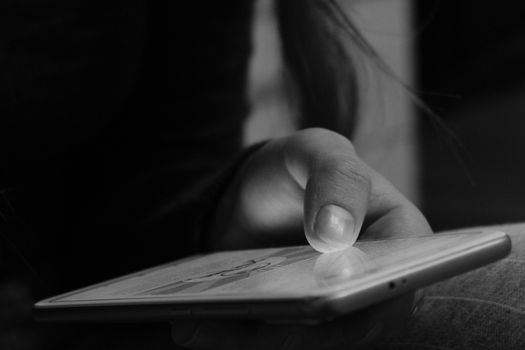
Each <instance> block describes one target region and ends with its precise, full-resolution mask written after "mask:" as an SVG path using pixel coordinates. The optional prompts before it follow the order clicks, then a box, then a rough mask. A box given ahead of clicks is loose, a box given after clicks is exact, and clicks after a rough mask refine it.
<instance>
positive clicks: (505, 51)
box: [245, 0, 525, 230]
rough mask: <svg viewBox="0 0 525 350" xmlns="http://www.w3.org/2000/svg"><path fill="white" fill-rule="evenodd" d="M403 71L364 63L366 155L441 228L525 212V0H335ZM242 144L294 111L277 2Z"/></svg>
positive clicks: (263, 41)
mask: <svg viewBox="0 0 525 350" xmlns="http://www.w3.org/2000/svg"><path fill="white" fill-rule="evenodd" d="M339 3H340V4H341V5H342V7H343V8H344V9H345V10H346V11H347V12H348V14H349V15H350V16H351V18H352V19H353V20H354V21H355V22H356V23H357V24H358V26H359V28H360V29H361V31H362V33H363V34H364V36H365V37H366V38H367V39H368V40H369V42H370V43H371V44H372V45H373V46H374V48H375V49H376V50H377V51H378V52H379V53H380V54H381V56H382V57H383V58H384V60H385V61H386V62H387V63H388V65H389V66H390V67H391V68H392V70H393V71H394V72H395V74H396V76H397V77H399V80H401V81H402V82H405V83H406V84H408V85H410V86H414V87H415V91H416V92H417V94H418V96H419V97H420V98H421V99H422V101H423V102H424V103H425V104H426V106H428V107H429V108H430V109H431V110H432V111H433V112H434V113H435V114H436V115H437V116H438V117H436V116H432V115H431V114H430V113H428V112H425V110H424V108H420V107H417V103H415V100H414V98H413V96H411V95H410V93H409V92H408V91H407V90H406V89H404V88H403V87H402V86H401V85H400V83H399V82H398V81H395V80H393V79H390V78H388V77H385V76H384V74H381V73H378V72H375V73H374V72H373V70H370V69H366V72H365V79H364V80H363V83H362V89H363V96H364V105H363V108H362V115H361V118H362V119H361V121H360V125H359V128H358V130H357V132H356V134H355V135H354V137H353V141H354V144H355V146H356V148H357V150H358V152H359V154H360V156H361V157H362V158H364V159H365V160H366V161H367V162H368V163H370V164H371V165H372V166H373V167H374V168H376V169H377V170H379V171H380V172H381V173H383V174H384V175H385V176H386V177H387V178H389V179H390V180H391V181H392V182H393V183H394V184H395V185H396V186H397V187H398V188H399V189H400V190H401V191H402V192H403V193H405V195H407V196H408V197H409V198H410V199H411V200H413V201H414V202H416V203H417V204H418V205H419V206H420V207H421V208H422V210H423V212H424V213H425V215H426V216H427V218H428V219H429V221H430V223H431V224H432V226H433V228H434V229H435V230H443V229H448V228H457V227H464V226H475V225H487V224H499V223H507V222H514V221H525V204H524V203H523V202H524V201H525V180H524V179H525V135H524V136H522V134H523V133H524V132H525V64H523V63H522V62H524V63H525V21H523V20H522V19H523V18H524V17H525V2H518V1H510V0H501V1H499V2H494V1H488V0H478V1H474V0H463V1H460V2H458V1H447V0H442V1H438V0H425V1H415V0H339ZM256 9H257V10H256V22H255V26H254V30H253V36H254V39H255V43H256V45H255V54H254V57H253V60H252V65H251V71H250V80H251V82H250V85H251V90H250V96H251V99H252V102H253V105H254V109H253V112H252V115H251V117H250V119H249V122H248V123H247V126H246V132H245V142H246V143H252V142H255V141H257V140H260V139H265V138H268V137H271V136H281V135H286V134H287V133H289V132H291V131H292V130H293V129H294V125H295V123H294V115H293V112H292V111H291V110H290V108H289V106H288V105H287V104H286V102H285V97H284V95H285V94H284V91H285V82H284V77H285V74H286V73H285V72H284V70H283V67H282V59H281V57H280V55H279V41H278V37H277V33H276V31H275V18H274V16H273V0H258V1H257V6H256Z"/></svg>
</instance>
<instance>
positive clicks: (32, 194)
mask: <svg viewBox="0 0 525 350" xmlns="http://www.w3.org/2000/svg"><path fill="white" fill-rule="evenodd" d="M0 23H2V34H1V35H0V52H1V55H0V60H1V62H0V190H1V191H0V214H1V215H0V235H1V240H0V253H1V258H0V272H1V276H0V294H2V293H4V292H6V293H8V294H9V293H10V294H9V295H10V297H6V299H5V300H6V301H7V302H9V300H12V298H11V297H13V295H14V296H20V298H18V297H16V298H15V299H16V300H19V299H20V300H22V301H21V302H20V303H19V304H20V306H21V308H22V309H23V312H18V311H16V310H17V309H16V308H11V309H10V310H13V313H12V314H6V313H4V312H3V311H0V314H1V316H2V317H1V318H2V324H1V325H0V326H1V327H0V328H2V331H0V342H2V341H4V340H5V339H4V336H8V335H9V334H11V333H13V334H15V335H16V337H13V339H15V338H16V339H23V340H24V341H25V343H24V344H28V345H27V348H31V349H36V348H40V347H42V346H43V345H42V344H45V343H46V341H47V340H42V339H48V340H49V341H50V342H51V343H53V344H55V345H56V342H57V341H58V343H59V344H66V345H63V348H75V347H76V346H79V345H82V341H81V339H84V338H83V337H80V336H79V337H77V336H76V335H73V334H77V331H78V332H81V333H82V332H84V333H86V332H87V333H88V334H89V335H90V336H91V337H94V339H93V344H95V345H96V346H95V345H94V346H93V347H92V348H102V347H100V345H101V344H100V342H101V340H100V339H105V338H106V337H104V336H103V337H102V338H100V339H99V335H98V334H99V332H98V331H93V332H91V329H90V328H86V327H82V326H79V327H77V328H76V330H74V331H71V332H69V331H65V330H64V328H62V327H55V326H43V325H37V324H34V323H33V322H32V321H31V320H30V317H31V316H30V307H31V303H32V302H34V301H36V300H37V299H39V298H42V297H45V296H49V295H50V294H55V293H58V292H63V291H66V290H68V289H70V288H75V287H80V286H83V285H86V284H89V283H94V282H99V281H100V280H103V279H106V278H110V277H114V276H116V275H119V274H122V273H127V272H131V271H133V270H136V269H139V268H144V267H148V266H151V265H154V264H157V263H162V262H164V261H167V260H172V259H175V258H177V257H180V256H183V255H188V254H191V253H194V252H196V251H197V250H198V245H199V244H198V237H199V231H200V230H202V228H204V227H206V224H205V221H206V218H207V217H209V215H210V213H211V212H212V211H213V208H214V207H215V206H216V205H217V203H218V201H219V200H220V196H221V193H222V191H223V190H224V188H225V187H226V186H228V183H229V181H230V179H231V178H232V177H233V176H235V173H236V170H237V169H238V168H239V167H240V166H242V164H243V162H244V160H245V159H246V157H248V156H249V154H250V153H251V152H253V151H254V149H253V148H252V149H243V148H242V147H241V144H242V129H243V121H244V118H245V117H246V114H247V113H248V105H247V101H246V96H245V93H246V70H247V65H248V58H249V54H250V24H251V1H245V0H233V1H229V2H228V3H227V4H225V3H223V2H219V1H210V0H208V1H204V0H203V1H182V2H178V1H169V2H168V1H105V2H93V1H84V0H74V1H72V0H56V1H40V0H28V1H22V2H7V3H3V4H2V5H0ZM13 290H14V291H15V292H14V294H13V293H12V292H11V291H13ZM18 290H23V291H24V293H23V294H21V293H20V292H17V291H18ZM2 295H3V294H2ZM22 297H23V298H22ZM15 299H13V300H15ZM17 305H18V304H17ZM4 326H6V327H4ZM7 326H8V327H7ZM119 327H120V326H119ZM95 328H100V327H95ZM117 328H118V327H116V326H113V325H112V326H111V327H109V329H110V331H109V333H110V335H109V336H108V338H112V341H114V342H116V344H121V343H120V342H121V341H122V340H124V341H128V342H132V343H133V344H134V345H136V346H138V347H140V345H137V344H139V343H138V342H135V341H133V337H131V338H130V336H131V335H138V336H139V337H140V339H142V341H143V342H144V341H148V339H157V338H158V337H156V336H154V335H152V334H154V333H155V332H156V331H153V332H151V334H149V335H148V334H146V333H147V332H146V333H141V332H134V331H130V330H129V328H127V327H124V326H123V329H122V330H121V331H118V330H117ZM146 328H147V327H146ZM140 329H141V330H142V331H144V329H145V327H140ZM4 330H9V332H8V331H4ZM35 332H36V333H35ZM167 332H168V329H167V328H166V327H165V328H164V329H163V331H162V337H163V338H162V339H163V342H164V343H165V344H166V345H168V346H170V345H171V342H170V341H169V334H168V333H167ZM8 333H9V334H8ZM67 334H70V336H69V337H68V336H66V335H67ZM152 337H153V338H152ZM166 337H167V338H166ZM30 343H34V346H33V345H29V344H30ZM148 343H150V342H149V341H148ZM2 344H4V345H6V344H7V347H13V346H15V345H17V344H16V342H15V343H9V342H8V343H2ZM108 344H109V343H108ZM107 346H109V347H110V348H111V346H110V345H107ZM0 347H2V346H0ZM51 347H53V348H60V346H50V348H51ZM87 348H89V346H87Z"/></svg>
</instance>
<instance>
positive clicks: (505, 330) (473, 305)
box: [380, 224, 525, 350]
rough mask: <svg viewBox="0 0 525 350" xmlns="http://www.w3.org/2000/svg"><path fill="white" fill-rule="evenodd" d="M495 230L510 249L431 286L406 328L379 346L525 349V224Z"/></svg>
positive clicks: (401, 347) (390, 347)
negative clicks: (504, 237) (488, 262)
mask: <svg viewBox="0 0 525 350" xmlns="http://www.w3.org/2000/svg"><path fill="white" fill-rule="evenodd" d="M497 229H501V230H503V231H505V232H507V233H508V234H509V235H510V236H511V239H512V244H513V248H512V252H511V254H510V255H509V256H508V257H507V258H505V259H503V260H500V261H498V262H496V263H494V264H491V265H488V266H487V267H484V268H481V269H477V270H475V271H472V272H470V273H466V274H464V275H460V276H458V277H455V278H452V279H449V280H446V281H443V282H441V283H437V284H435V285H433V286H431V287H429V288H427V289H426V290H425V297H424V299H423V301H422V303H421V304H420V307H419V308H418V311H416V313H415V314H414V316H413V317H412V319H411V321H410V322H409V324H408V328H407V330H406V332H405V333H404V334H402V335H400V336H398V337H396V338H395V339H390V340H389V341H387V342H385V343H384V344H382V346H381V347H380V348H381V349H389V350H393V349H508V350H512V349H516V350H517V349H525V225H523V224H522V225H511V226H501V227H497Z"/></svg>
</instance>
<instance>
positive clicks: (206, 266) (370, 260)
mask: <svg viewBox="0 0 525 350" xmlns="http://www.w3.org/2000/svg"><path fill="white" fill-rule="evenodd" d="M476 233H479V232H469V233H464V234H456V235H433V236H426V237H416V238H414V237H413V238H409V239H392V240H388V241H361V242H357V243H356V245H355V246H354V247H351V248H348V249H346V250H344V251H341V252H334V253H327V254H320V253H318V252H316V251H314V250H313V249H312V248H310V247H309V246H301V247H287V248H272V249H258V250H251V251H236V252H221V253H215V254H211V255H207V256H203V257H199V258H196V259H192V260H189V261H182V262H174V263H173V264H169V265H164V266H161V267H158V268H155V269H151V270H149V271H146V272H142V273H138V274H135V275H131V276H129V277H127V278H123V279H120V280H117V281H110V282H108V283H106V284H102V285H98V286H96V287H95V288H91V289H86V290H83V291H81V292H77V293H72V294H69V295H67V296H65V297H61V298H59V299H57V300H55V302H60V301H86V300H111V299H122V298H126V299H130V298H131V299H134V298H166V297H170V296H171V297H173V296H189V295H192V296H195V295H202V296H210V295H232V294H235V295H247V296H251V295H264V296H271V295H277V294H279V295H281V296H282V295H290V296H293V295H297V294H301V295H304V293H311V294H312V295H314V294H315V293H317V292H320V291H321V290H323V289H326V288H339V287H342V286H344V287H345V288H348V286H351V285H352V284H354V283H355V284H357V283H358V282H359V281H362V280H363V279H364V278H368V277H369V276H370V272H379V273H381V272H385V271H386V272H389V273H390V272H391V271H392V269H393V268H394V267H395V268H398V269H406V268H407V266H409V264H413V261H424V260H425V259H429V258H430V257H431V256H432V255H436V254H440V253H441V252H445V251H447V250H448V249H449V248H454V247H458V246H460V245H461V244H462V243H464V242H470V241H471V240H472V237H473V235H475V234H476ZM386 272H385V273H386Z"/></svg>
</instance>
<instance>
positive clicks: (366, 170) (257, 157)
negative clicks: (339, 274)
mask: <svg viewBox="0 0 525 350" xmlns="http://www.w3.org/2000/svg"><path fill="white" fill-rule="evenodd" d="M363 225H364V226H363ZM213 227H215V229H216V231H214V232H212V234H210V237H209V238H208V240H209V242H208V246H209V247H210V248H212V249H214V250H217V249H221V250H224V249H243V248H252V247H261V246H268V245H284V244H288V243H300V242H304V238H305V236H306V239H307V240H308V242H309V243H310V245H312V247H313V248H315V249H316V250H319V251H321V252H329V251H333V250H340V249H344V248H346V247H348V246H351V245H352V244H353V243H354V242H355V240H356V239H357V237H358V235H361V236H362V237H367V238H370V237H391V236H396V237H400V236H409V235H423V234H429V233H431V232H432V231H431V229H430V227H429V225H428V223H427V221H426V220H425V218H424V217H423V215H422V214H421V213H420V211H419V210H418V209H417V208H416V207H415V206H414V205H413V204H412V203H411V202H410V201H409V200H408V199H406V198H405V197H404V196H403V195H402V194H401V193H399V191H397V190H396V189H395V188H394V187H393V186H392V184H390V183H389V182H388V181H387V180H386V179H385V178H384V177H383V176H381V175H380V174H378V173H377V172H375V171H374V170H373V169H371V168H370V167H368V166H367V165H366V164H365V163H364V162H363V161H362V160H360V159H359V157H358V156H357V155H356V153H355V150H354V148H353V146H352V144H351V143H350V141H348V139H346V138H345V137H343V136H341V135H339V134H336V133H334V132H331V131H328V130H324V129H308V130H303V131H300V132H297V133H295V134H293V135H291V136H288V137H285V138H282V139H277V140H274V141H271V142H269V143H268V144H266V145H265V146H264V147H263V148H262V149H260V150H259V151H258V152H256V153H255V154H254V155H253V156H252V158H251V159H250V160H249V161H248V162H247V164H246V165H245V167H244V169H243V170H242V171H241V173H240V174H239V177H238V178H237V180H236V182H235V183H234V185H233V186H232V188H231V189H230V191H229V193H228V194H227V195H226V197H225V200H224V203H223V205H222V207H221V208H220V210H218V212H217V215H216V220H215V224H214V225H213Z"/></svg>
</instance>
